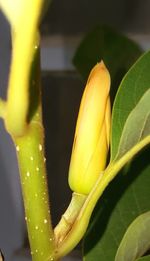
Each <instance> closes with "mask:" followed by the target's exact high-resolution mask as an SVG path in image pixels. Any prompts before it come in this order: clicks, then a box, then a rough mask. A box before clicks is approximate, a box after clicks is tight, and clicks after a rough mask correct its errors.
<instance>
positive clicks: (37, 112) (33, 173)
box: [10, 49, 57, 261]
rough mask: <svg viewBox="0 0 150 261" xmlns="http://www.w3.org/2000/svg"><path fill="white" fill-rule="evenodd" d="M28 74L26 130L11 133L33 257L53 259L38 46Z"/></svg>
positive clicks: (34, 260) (52, 236)
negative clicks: (16, 133)
mask: <svg viewBox="0 0 150 261" xmlns="http://www.w3.org/2000/svg"><path fill="white" fill-rule="evenodd" d="M30 74H31V77H30V81H29V82H30V84H29V89H28V97H29V110H28V115H27V127H26V131H25V133H24V134H23V135H22V136H21V137H18V135H16V136H15V135H13V133H10V134H11V136H12V138H13V141H14V143H15V146H16V151H17V157H18V165H19V170H20V179H21V186H22V193H23V201H24V207H25V219H26V222H27V229H28V235H29V242H30V248H31V254H32V260H33V261H41V260H42V261H50V260H55V261H56V260H57V259H55V246H54V245H55V243H54V233H53V229H52V225H51V218H50V209H49V196H48V188H47V178H46V169H45V158H44V130H43V124H42V116H41V115H42V113H41V97H40V63H39V51H38V49H37V51H36V53H35V56H34V59H33V64H32V67H31V72H30Z"/></svg>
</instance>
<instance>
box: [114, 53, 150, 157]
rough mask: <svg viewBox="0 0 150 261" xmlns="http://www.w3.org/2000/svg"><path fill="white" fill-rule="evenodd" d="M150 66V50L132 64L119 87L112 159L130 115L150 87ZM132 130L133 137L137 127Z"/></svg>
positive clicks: (115, 103) (116, 151)
mask: <svg viewBox="0 0 150 261" xmlns="http://www.w3.org/2000/svg"><path fill="white" fill-rule="evenodd" d="M149 68H150V52H147V53H145V54H144V55H143V56H142V57H141V58H140V59H139V60H138V61H137V62H136V63H135V64H134V65H133V66H132V68H131V69H130V70H129V72H128V73H127V74H126V76H125V77H124V79H123V80H122V83H121V85H120V87H119V90H118V93H117V95H116V98H115V102H114V106H113V113H112V138H111V160H113V159H114V158H115V157H116V155H117V153H118V150H119V143H120V139H121V136H122V132H123V129H124V127H125V123H126V121H127V118H128V116H129V115H130V113H131V111H132V110H133V109H134V108H135V107H136V105H137V103H138V102H139V100H140V99H141V97H142V96H143V94H144V93H145V92H146V91H147V90H148V89H149V88H150V73H149ZM148 111H149V109H148ZM134 116H135V115H134ZM149 121H150V119H147V125H148V124H149ZM146 129H147V130H148V129H149V127H148V126H147V127H146ZM130 131H132V132H133V133H132V138H133V137H134V134H135V133H136V128H132V129H131V130H130ZM133 143H134V142H133Z"/></svg>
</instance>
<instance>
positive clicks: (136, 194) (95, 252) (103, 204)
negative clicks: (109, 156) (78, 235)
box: [83, 148, 150, 261]
mask: <svg viewBox="0 0 150 261" xmlns="http://www.w3.org/2000/svg"><path fill="white" fill-rule="evenodd" d="M149 155H150V148H147V149H146V150H144V151H143V152H142V153H141V154H140V155H138V156H137V157H136V158H135V159H134V160H133V161H132V162H131V163H130V165H128V166H126V167H125V168H124V169H123V170H122V171H121V172H120V174H119V175H118V176H117V177H116V178H115V180H113V181H112V182H111V184H110V185H109V186H108V188H107V189H106V190H105V192H104V194H103V196H102V197H101V199H100V200H99V202H98V204H97V206H96V208H95V211H94V213H93V216H92V219H91V224H90V226H89V228H88V231H87V233H86V236H85V240H84V249H83V251H84V261H95V260H102V261H108V260H109V261H114V259H115V254H116V252H117V249H118V246H119V244H120V241H121V239H122V237H123V235H124V233H125V231H126V229H127V228H128V226H129V225H130V224H131V222H132V221H133V220H134V219H135V218H136V217H137V216H139V215H140V214H142V213H144V212H146V211H149V210H150V200H149V198H150V189H149V188H150V176H149V175H150V163H149Z"/></svg>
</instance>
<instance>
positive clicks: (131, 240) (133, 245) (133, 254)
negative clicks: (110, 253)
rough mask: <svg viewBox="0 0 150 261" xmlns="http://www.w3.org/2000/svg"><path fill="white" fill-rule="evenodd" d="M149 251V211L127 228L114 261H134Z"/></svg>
mask: <svg viewBox="0 0 150 261" xmlns="http://www.w3.org/2000/svg"><path fill="white" fill-rule="evenodd" d="M149 249H150V211H148V212H146V213H144V214H142V215H140V216H139V217H137V218H136V219H135V220H134V221H133V222H132V223H131V225H130V226H129V227H128V229H127V231H126V233H125V235H124V237H123V239H122V241H121V243H120V245H119V248H118V250H117V254H116V257H115V261H129V260H130V261H135V260H136V259H137V258H139V257H141V256H143V255H144V254H145V253H146V252H147V251H148V250H149Z"/></svg>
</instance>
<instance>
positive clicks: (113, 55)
mask: <svg viewBox="0 0 150 261" xmlns="http://www.w3.org/2000/svg"><path fill="white" fill-rule="evenodd" d="M141 53H142V51H141V49H140V47H139V46H138V45H137V44H136V43H134V42H133V41H131V40H130V39H128V38H127V37H125V36H124V35H122V34H120V33H118V32H116V31H115V30H114V29H112V28H110V27H108V26H97V27H96V28H95V29H94V30H93V31H91V32H90V33H89V34H88V35H87V36H85V38H84V39H83V40H82V42H81V44H80V45H79V47H78V49H77V51H76V53H75V56H74V59H73V63H74V65H75V66H76V68H77V69H78V71H79V72H80V73H81V75H82V76H83V78H84V79H85V80H86V79H87V77H88V75H89V72H90V70H91V69H92V67H93V66H94V65H95V64H96V63H97V62H99V61H100V60H101V59H102V60H104V62H105V64H106V66H107V68H108V70H109V72H110V75H111V80H112V86H113V88H111V96H113V97H114V95H115V93H116V90H117V87H118V85H119V83H120V81H121V79H122V77H123V76H124V74H125V73H126V72H127V71H128V69H129V68H130V67H131V65H132V64H133V63H134V62H135V61H136V60H137V58H138V57H139V56H140V55H141Z"/></svg>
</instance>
